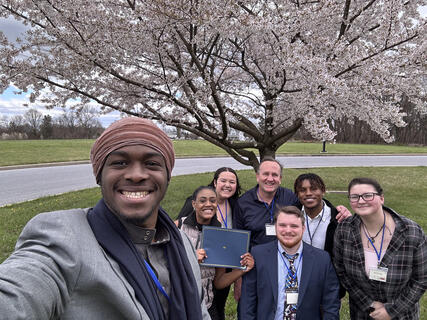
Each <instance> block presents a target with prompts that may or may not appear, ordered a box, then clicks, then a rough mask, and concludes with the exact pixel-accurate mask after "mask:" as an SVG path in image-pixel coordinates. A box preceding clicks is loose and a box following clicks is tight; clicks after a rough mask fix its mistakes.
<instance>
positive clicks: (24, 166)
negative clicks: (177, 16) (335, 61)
mask: <svg viewBox="0 0 427 320" xmlns="http://www.w3.org/2000/svg"><path fill="white" fill-rule="evenodd" d="M328 156H340V157H347V156H352V157H365V156H376V157H381V156H383V157H388V156H413V157H416V156H427V153H382V154H373V153H361V154H351V153H343V154H339V153H327V152H326V153H320V154H296V153H295V154H276V157H277V158H278V157H328ZM188 158H193V159H197V158H230V156H227V155H212V156H180V157H176V158H175V159H188ZM89 163H90V160H77V161H62V162H45V163H33V164H20V165H11V166H0V171H2V170H15V169H27V168H42V167H58V166H72V165H78V164H89Z"/></svg>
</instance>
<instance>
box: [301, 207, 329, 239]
mask: <svg viewBox="0 0 427 320" xmlns="http://www.w3.org/2000/svg"><path fill="white" fill-rule="evenodd" d="M324 213H325V204H323V209H322V215H321V216H320V220H319V223H318V224H317V227H316V229H314V232H313V236H312V235H311V232H310V225H309V223H308V216H307V212H306V213H305V220H306V221H307V231H308V236H309V237H310V244H311V245H312V244H313V238H314V235H315V234H316V231H317V229H318V228H319V225H320V222H322V219H323V214H324Z"/></svg>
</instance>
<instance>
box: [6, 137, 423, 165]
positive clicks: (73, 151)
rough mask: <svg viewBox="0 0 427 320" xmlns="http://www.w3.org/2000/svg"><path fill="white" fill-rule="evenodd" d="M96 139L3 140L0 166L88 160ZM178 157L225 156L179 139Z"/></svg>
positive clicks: (349, 147)
mask: <svg viewBox="0 0 427 320" xmlns="http://www.w3.org/2000/svg"><path fill="white" fill-rule="evenodd" d="M93 142H94V140H90V139H74V140H0V151H1V157H0V166H11V165H21V164H34V163H48V162H62V161H78V160H89V153H90V148H91V146H92V144H93ZM174 147H175V151H176V155H177V157H195V156H204V157H209V156H226V155H227V153H226V152H225V151H224V150H222V149H221V148H219V147H217V146H215V145H213V144H211V143H208V142H207V141H204V140H176V141H174ZM321 150H322V143H321V142H287V143H285V144H284V145H282V146H281V147H280V148H279V150H278V152H277V154H306V155H318V154H321ZM326 151H327V153H326V154H401V153H406V154H422V153H425V154H427V147H410V146H397V145H367V144H342V143H341V144H329V143H328V144H327V146H326Z"/></svg>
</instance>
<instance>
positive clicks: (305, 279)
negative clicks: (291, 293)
mask: <svg viewBox="0 0 427 320" xmlns="http://www.w3.org/2000/svg"><path fill="white" fill-rule="evenodd" d="M310 251H311V247H309V246H308V245H307V244H306V243H305V242H303V249H302V266H301V267H302V270H301V279H298V304H300V303H301V301H302V299H303V297H304V294H305V292H306V291H307V288H308V285H309V283H310V278H311V273H312V271H313V266H314V265H315V263H316V262H315V261H314V257H313V255H312V254H311V252H310Z"/></svg>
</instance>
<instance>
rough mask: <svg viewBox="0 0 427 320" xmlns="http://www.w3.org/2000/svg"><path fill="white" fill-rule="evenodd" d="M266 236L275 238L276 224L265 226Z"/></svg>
mask: <svg viewBox="0 0 427 320" xmlns="http://www.w3.org/2000/svg"><path fill="white" fill-rule="evenodd" d="M265 235H266V236H275V235H276V228H275V227H274V224H272V223H266V224H265Z"/></svg>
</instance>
